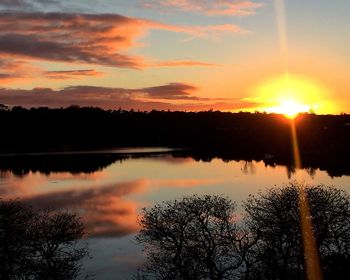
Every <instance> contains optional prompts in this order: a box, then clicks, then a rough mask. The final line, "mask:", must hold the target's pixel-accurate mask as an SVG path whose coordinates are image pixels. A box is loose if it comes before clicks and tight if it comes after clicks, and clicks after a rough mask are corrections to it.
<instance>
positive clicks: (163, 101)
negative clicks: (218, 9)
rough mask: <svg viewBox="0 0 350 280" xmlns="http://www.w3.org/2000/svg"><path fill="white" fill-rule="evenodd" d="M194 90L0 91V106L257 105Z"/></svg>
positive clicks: (150, 107) (168, 107) (187, 86)
mask: <svg viewBox="0 0 350 280" xmlns="http://www.w3.org/2000/svg"><path fill="white" fill-rule="evenodd" d="M197 90H198V88H197V87H196V86H194V85H191V84H185V83H169V84H165V85H161V86H154V87H145V88H139V89H127V88H112V87H96V86H70V87H66V88H63V89H59V90H55V89H52V88H34V89H31V90H26V89H9V88H0V104H1V103H2V104H6V105H8V106H23V107H27V108H30V107H43V106H44V107H51V108H60V107H68V106H70V105H80V106H94V107H101V108H104V109H118V108H120V107H121V108H123V109H135V110H142V111H143V110H146V111H150V110H153V109H157V110H189V111H201V110H209V109H215V110H237V109H243V108H252V107H256V106H257V105H258V104H256V103H254V102H250V101H245V100H241V99H224V98H202V97H198V96H196V95H194V94H195V93H196V92H197Z"/></svg>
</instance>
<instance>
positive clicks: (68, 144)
mask: <svg viewBox="0 0 350 280" xmlns="http://www.w3.org/2000/svg"><path fill="white" fill-rule="evenodd" d="M0 122H1V126H2V133H1V137H0V153H2V154H4V153H20V152H37V151H39V152H43V151H72V150H90V149H106V148H116V147H140V146H142V147H146V146H147V147H160V146H162V147H180V148H188V149H189V150H190V151H187V155H190V156H192V157H194V158H195V159H200V160H211V159H212V158H215V157H219V158H222V159H224V160H236V159H239V160H247V161H250V160H264V161H265V162H266V164H270V165H277V164H278V165H286V166H291V167H292V166H293V163H294V161H293V156H292V147H291V145H292V144H291V143H292V140H291V133H290V120H288V119H286V118H285V117H283V116H281V115H277V114H265V113H243V112H241V113H225V112H218V111H207V112H169V111H151V112H140V111H133V110H130V111H125V110H121V109H120V110H108V111H106V110H102V109H99V108H92V107H83V108H80V107H78V106H72V107H68V108H61V109H49V108H46V107H44V108H33V109H25V108H22V107H13V108H11V109H9V108H7V107H4V106H2V107H1V106H0ZM295 123H296V129H297V135H298V140H299V147H300V151H301V155H302V160H303V165H304V166H305V167H308V168H315V169H317V168H320V169H323V170H327V171H328V172H329V174H330V175H331V176H338V175H344V174H347V175H349V174H350V146H349V145H348V143H349V141H350V115H345V114H343V115H337V116H335V115H315V114H302V115H299V117H298V118H297V119H296V120H295Z"/></svg>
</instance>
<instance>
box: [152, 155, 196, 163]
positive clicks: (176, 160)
mask: <svg viewBox="0 0 350 280" xmlns="http://www.w3.org/2000/svg"><path fill="white" fill-rule="evenodd" d="M149 159H151V160H153V161H161V162H165V163H169V164H186V163H191V162H193V161H194V160H193V158H192V157H174V156H173V155H162V156H154V157H150V158H147V160H149Z"/></svg>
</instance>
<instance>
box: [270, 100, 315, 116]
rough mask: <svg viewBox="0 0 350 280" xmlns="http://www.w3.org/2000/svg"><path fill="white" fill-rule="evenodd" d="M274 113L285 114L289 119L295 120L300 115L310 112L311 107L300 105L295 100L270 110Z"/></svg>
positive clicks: (282, 103)
mask: <svg viewBox="0 0 350 280" xmlns="http://www.w3.org/2000/svg"><path fill="white" fill-rule="evenodd" d="M270 110H271V111H272V112H274V113H278V114H283V115H284V116H285V117H287V118H288V119H294V118H295V117H296V116H297V115H298V114H300V113H305V112H310V111H311V106H309V105H305V104H300V103H298V102H296V101H294V100H284V101H282V102H281V104H280V105H278V106H276V107H274V108H270Z"/></svg>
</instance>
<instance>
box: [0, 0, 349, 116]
mask: <svg viewBox="0 0 350 280" xmlns="http://www.w3.org/2000/svg"><path fill="white" fill-rule="evenodd" d="M349 12H350V1H348V0H334V1H329V0H307V1H305V0H254V1H253V0H251V1H246V0H212V1H210V0H46V1H45V0H0V13H1V14H0V104H5V105H7V106H24V107H28V108H30V107H39V106H47V107H67V106H70V105H79V106H97V107H101V108H104V109H118V108H122V109H127V110H129V109H134V110H147V111H149V110H153V109H157V110H185V111H199V110H210V109H213V110H223V111H253V112H254V111H267V112H282V113H284V112H285V111H287V110H288V109H290V108H294V109H295V110H297V111H313V112H316V113H319V114H328V113H332V114H339V113H350V96H349V94H348V92H347V89H348V86H349V81H350V53H349V52H348V48H349V46H350V30H349V28H348V26H350V17H349V16H348V14H349Z"/></svg>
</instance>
